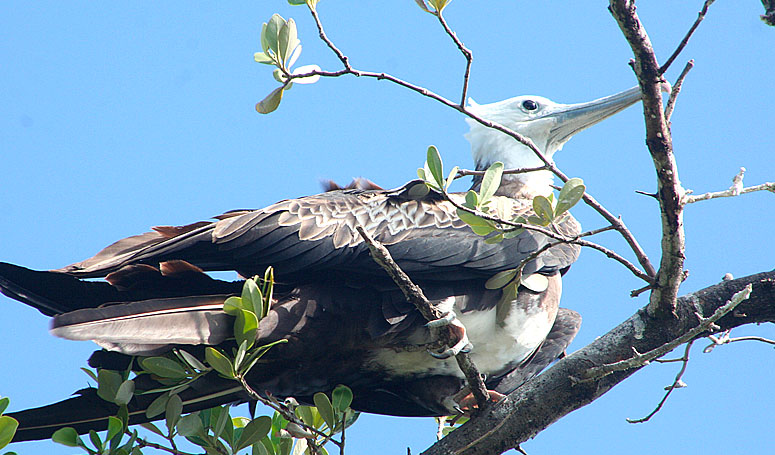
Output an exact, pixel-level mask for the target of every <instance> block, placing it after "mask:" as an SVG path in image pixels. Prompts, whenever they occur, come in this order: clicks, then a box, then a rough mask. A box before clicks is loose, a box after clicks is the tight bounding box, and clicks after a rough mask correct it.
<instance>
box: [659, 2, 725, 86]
mask: <svg viewBox="0 0 775 455" xmlns="http://www.w3.org/2000/svg"><path fill="white" fill-rule="evenodd" d="M714 1H715V0H705V3H704V4H703V5H702V10H700V12H699V13H698V14H697V20H695V21H694V24H692V26H691V28H690V29H689V31H688V32H686V36H684V39H682V40H681V42H680V43H679V44H678V47H677V48H676V50H675V51H673V55H671V56H670V57H669V58H668V59H667V61H666V62H665V64H664V65H662V66H661V67H660V68H659V72H658V74H660V75H662V74H665V71H667V69H668V68H669V67H670V65H672V64H673V61H674V60H675V59H676V57H678V54H680V53H681V51H683V49H684V47H686V44H687V43H688V42H689V38H691V37H692V35H693V34H694V31H695V30H697V27H698V26H699V25H700V22H702V20H703V19H705V14H707V12H708V7H709V6H710V5H711V4H712V3H713V2H714Z"/></svg>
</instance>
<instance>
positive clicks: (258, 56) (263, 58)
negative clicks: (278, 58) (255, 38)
mask: <svg viewBox="0 0 775 455" xmlns="http://www.w3.org/2000/svg"><path fill="white" fill-rule="evenodd" d="M253 60H255V61H256V62H258V63H263V64H265V65H272V64H274V60H272V57H270V56H268V55H266V54H265V53H263V52H256V53H255V54H253Z"/></svg>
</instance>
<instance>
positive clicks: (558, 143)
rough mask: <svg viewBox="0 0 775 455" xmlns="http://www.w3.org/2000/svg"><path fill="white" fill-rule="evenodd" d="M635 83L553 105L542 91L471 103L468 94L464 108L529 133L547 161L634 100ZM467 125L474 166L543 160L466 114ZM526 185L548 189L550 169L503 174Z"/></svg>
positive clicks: (534, 163)
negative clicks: (587, 98) (591, 98)
mask: <svg viewBox="0 0 775 455" xmlns="http://www.w3.org/2000/svg"><path fill="white" fill-rule="evenodd" d="M640 99H641V92H640V89H639V88H638V87H634V88H631V89H629V90H625V91H623V92H621V93H617V94H616V95H611V96H607V97H605V98H600V99H597V100H594V101H590V102H587V103H578V104H559V103H555V102H554V101H551V100H549V99H546V98H544V97H542V96H532V95H526V96H517V97H514V98H509V99H507V100H503V101H498V102H496V103H491V104H476V103H475V102H474V101H473V100H472V99H469V106H468V109H469V110H470V111H471V112H473V113H474V114H476V115H477V116H479V117H482V118H484V119H486V120H489V121H491V122H495V123H498V124H500V125H502V126H505V127H506V128H509V129H511V130H513V131H515V132H517V133H519V134H521V135H522V136H524V137H527V138H530V140H532V141H533V143H534V144H535V145H536V147H537V148H538V150H540V151H541V152H542V153H543V155H544V156H545V157H546V158H547V159H548V160H550V161H552V157H553V156H554V153H555V152H557V151H559V150H561V149H562V146H563V145H565V143H566V142H568V140H569V139H570V138H571V137H572V136H573V135H574V134H576V133H578V132H579V131H581V130H584V129H586V128H588V127H590V126H592V125H594V124H596V123H598V122H600V121H602V120H604V119H606V118H608V117H610V116H612V115H614V114H616V113H617V112H619V111H621V110H623V109H625V108H627V107H629V106H631V105H633V104H634V103H636V102H638V101H640ZM466 121H467V122H468V124H469V125H470V126H471V131H469V132H468V133H467V134H466V135H465V136H466V139H468V141H469V142H470V143H471V152H472V154H473V158H474V163H475V164H476V168H477V169H478V170H483V169H487V167H488V166H490V165H491V164H492V163H494V162H496V161H500V162H502V163H503V164H504V166H505V168H506V169H515V168H530V167H539V166H542V165H543V164H544V163H543V161H541V159H540V158H539V157H538V156H536V154H535V153H534V152H533V151H532V150H530V148H528V147H527V146H525V145H523V144H521V143H519V142H517V141H516V140H515V139H513V138H511V137H509V136H507V135H506V134H504V133H502V132H500V131H497V130H494V129H492V128H487V127H485V126H483V125H481V124H480V123H478V122H476V121H475V120H472V119H470V118H466ZM506 179H509V180H511V181H512V182H513V183H520V184H521V185H522V186H524V187H526V189H527V190H526V191H525V192H526V193H528V194H531V193H534V194H544V195H545V194H548V193H549V192H551V187H550V185H551V184H552V181H553V179H552V174H551V172H550V171H545V170H544V171H537V172H531V173H527V174H517V175H512V176H508V177H507V176H504V183H505V180H506Z"/></svg>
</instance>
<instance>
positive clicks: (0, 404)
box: [0, 397, 11, 415]
mask: <svg viewBox="0 0 775 455" xmlns="http://www.w3.org/2000/svg"><path fill="white" fill-rule="evenodd" d="M10 402H11V399H10V398H8V397H4V398H0V415H3V413H4V412H5V410H6V408H8V403H10Z"/></svg>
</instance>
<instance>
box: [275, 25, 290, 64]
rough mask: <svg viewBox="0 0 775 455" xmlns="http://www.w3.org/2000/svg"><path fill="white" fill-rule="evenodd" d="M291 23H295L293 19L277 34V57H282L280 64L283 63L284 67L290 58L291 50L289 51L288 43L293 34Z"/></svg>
mask: <svg viewBox="0 0 775 455" xmlns="http://www.w3.org/2000/svg"><path fill="white" fill-rule="evenodd" d="M291 22H293V19H288V21H287V22H284V23H283V25H282V26H281V27H280V31H279V33H278V34H277V56H278V57H280V62H282V63H283V66H285V62H286V61H287V60H288V57H289V56H290V49H288V43H289V41H290V39H291V38H290V34H291V26H290V24H291Z"/></svg>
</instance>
